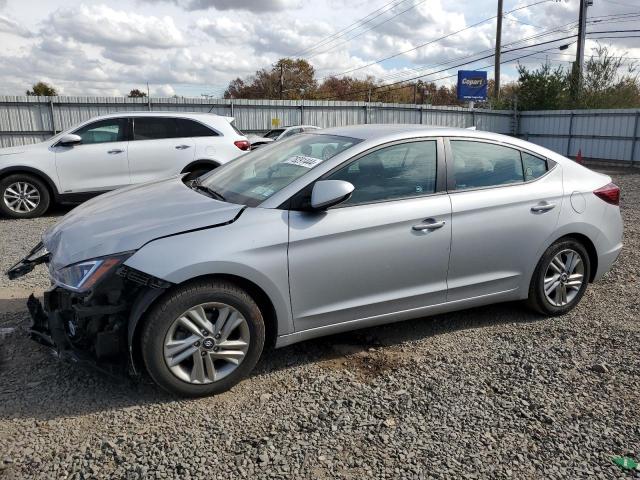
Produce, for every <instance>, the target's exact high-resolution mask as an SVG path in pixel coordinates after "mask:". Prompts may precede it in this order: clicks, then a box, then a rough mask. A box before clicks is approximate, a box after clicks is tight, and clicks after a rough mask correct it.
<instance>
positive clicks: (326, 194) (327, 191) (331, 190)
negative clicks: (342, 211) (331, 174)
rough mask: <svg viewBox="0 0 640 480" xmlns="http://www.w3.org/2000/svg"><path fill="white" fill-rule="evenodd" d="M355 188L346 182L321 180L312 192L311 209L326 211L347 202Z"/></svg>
mask: <svg viewBox="0 0 640 480" xmlns="http://www.w3.org/2000/svg"><path fill="white" fill-rule="evenodd" d="M354 189H355V187H354V186H353V185H352V184H351V183H349V182H345V181H344V180H320V181H317V182H316V183H315V184H314V185H313V190H312V191H311V208H313V209H314V210H326V209H327V208H329V207H333V206H334V205H337V204H339V203H342V202H344V201H345V200H347V199H348V198H349V197H350V196H351V194H352V193H353V190H354Z"/></svg>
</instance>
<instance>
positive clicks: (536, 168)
mask: <svg viewBox="0 0 640 480" xmlns="http://www.w3.org/2000/svg"><path fill="white" fill-rule="evenodd" d="M522 166H523V168H524V181H525V182H528V181H529V180H534V179H536V178H538V177H541V176H542V175H544V174H545V173H547V169H548V168H547V161H546V160H545V159H544V158H540V157H534V156H533V155H529V154H528V153H524V152H522Z"/></svg>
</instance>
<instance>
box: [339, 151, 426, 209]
mask: <svg viewBox="0 0 640 480" xmlns="http://www.w3.org/2000/svg"><path fill="white" fill-rule="evenodd" d="M436 152H437V146H436V141H435V140H426V141H419V142H407V143H401V144H398V145H392V146H390V147H385V148H381V149H379V150H376V151H374V152H372V153H369V154H367V155H365V156H363V157H360V158H359V159H358V160H356V161H354V162H351V163H350V164H348V165H347V166H345V167H343V168H341V169H340V170H338V171H337V172H335V173H333V174H331V175H330V176H329V177H327V180H344V181H347V182H350V183H351V184H352V185H353V186H354V187H355V190H354V191H353V194H352V195H351V197H350V198H349V199H348V200H347V201H345V202H343V203H341V204H340V206H349V205H357V204H362V203H373V202H380V201H385V200H396V199H401V198H409V197H417V196H422V195H428V194H431V193H435V191H436V159H437V153H436Z"/></svg>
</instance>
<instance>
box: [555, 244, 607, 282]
mask: <svg viewBox="0 0 640 480" xmlns="http://www.w3.org/2000/svg"><path fill="white" fill-rule="evenodd" d="M560 240H575V241H577V242H578V243H580V244H581V245H582V246H583V247H584V248H585V250H586V251H587V255H589V263H590V267H591V269H590V271H589V283H591V282H593V280H594V279H595V276H596V272H597V271H598V251H597V250H596V246H595V244H594V243H593V241H592V240H591V239H590V238H589V237H588V236H587V235H585V234H583V233H568V234H566V235H563V236H562V237H560V238H558V240H556V242H557V241H560ZM556 242H553V243H556Z"/></svg>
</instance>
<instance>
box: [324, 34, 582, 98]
mask: <svg viewBox="0 0 640 480" xmlns="http://www.w3.org/2000/svg"><path fill="white" fill-rule="evenodd" d="M575 37H576V35H570V36H567V37H562V38H556V39H554V40H548V41H546V42H540V43H537V44H535V45H527V46H526V47H517V48H512V49H510V50H503V51H502V53H503V54H506V53H511V52H515V51H518V50H523V49H525V48H531V47H537V46H540V45H547V44H549V43H554V42H559V41H562V40H567V39H570V38H575ZM572 43H573V42H572ZM553 48H557V47H553ZM548 50H549V49H548ZM544 51H545V50H542V51H538V52H535V53H542V52H544ZM531 55H534V54H528V55H524V56H522V57H518V58H525V57H528V56H531ZM493 56H494V55H493V54H489V55H485V56H483V57H480V58H476V59H475V60H471V61H469V62H463V63H459V64H457V65H453V66H451V67H447V68H443V69H442V70H438V71H436V72H431V73H428V74H426V75H418V76H416V77H412V78H405V79H404V80H399V81H396V82H393V83H388V84H385V85H380V86H378V87H374V88H372V89H371V90H379V89H381V88H386V87H390V86H393V85H398V84H400V83H406V82H410V81H412V80H417V79H419V78H422V77H426V76H430V75H435V74H437V73H442V72H446V71H447V70H451V69H452V68H458V67H462V66H464V65H469V64H471V63H475V62H479V61H480V60H486V59H487V58H491V57H493ZM502 63H504V62H502ZM489 66H493V64H491V65H489ZM483 68H484V67H483ZM486 68H488V67H486ZM368 90H369V89H367V90H362V91H360V92H350V93H348V94H345V95H353V94H355V93H363V92H367V91H368ZM341 96H343V95H341ZM330 98H336V97H330ZM338 98H339V97H338ZM321 100H322V99H321Z"/></svg>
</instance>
